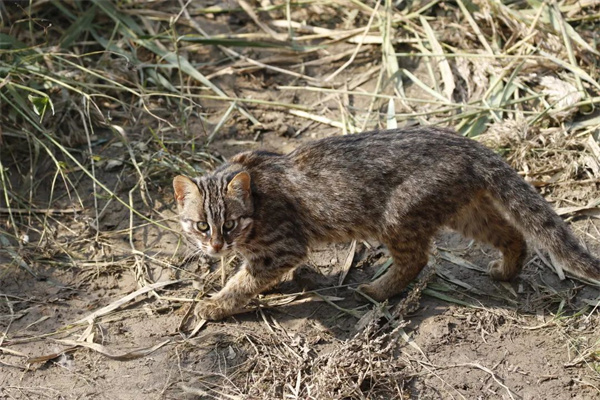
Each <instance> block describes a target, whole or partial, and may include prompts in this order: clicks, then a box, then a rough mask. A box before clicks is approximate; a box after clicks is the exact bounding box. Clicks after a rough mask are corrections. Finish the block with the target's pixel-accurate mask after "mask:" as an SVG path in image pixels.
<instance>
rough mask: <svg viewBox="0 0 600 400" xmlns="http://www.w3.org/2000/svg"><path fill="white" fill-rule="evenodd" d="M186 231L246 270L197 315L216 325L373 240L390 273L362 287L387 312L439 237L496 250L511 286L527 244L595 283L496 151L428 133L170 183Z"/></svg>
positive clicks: (587, 263)
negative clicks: (305, 269) (332, 247)
mask: <svg viewBox="0 0 600 400" xmlns="http://www.w3.org/2000/svg"><path fill="white" fill-rule="evenodd" d="M173 187H174V189H175V198H176V201H177V206H178V209H179V216H180V221H181V226H182V227H183V231H184V232H185V234H186V235H187V236H188V238H189V239H190V241H191V243H192V244H193V245H195V246H197V247H198V248H199V249H201V250H202V251H203V252H204V253H206V254H208V255H210V256H214V257H220V256H222V255H223V254H226V253H229V252H236V253H238V254H239V255H241V256H242V257H243V258H244V263H243V266H242V267H241V268H240V269H239V270H238V271H237V273H236V274H235V275H234V276H232V277H231V279H229V281H228V282H227V283H226V285H225V287H223V289H222V290H221V291H219V292H218V293H216V294H215V295H213V296H212V297H210V298H209V299H206V300H202V301H200V302H199V303H198V305H197V307H196V314H197V315H199V316H200V317H202V318H205V319H209V320H215V319H220V318H223V317H225V316H227V315H230V314H231V313H233V312H234V311H235V310H238V309H239V308H241V307H243V306H244V305H246V304H247V303H248V302H249V301H250V300H251V299H252V298H253V297H254V296H255V295H257V294H258V293H260V292H261V291H263V290H265V289H267V288H269V287H270V286H272V285H274V284H276V283H278V281H279V280H280V278H281V277H282V276H283V275H284V274H285V273H287V272H288V271H290V270H292V269H293V268H294V267H296V266H298V265H299V264H300V263H302V262H303V260H304V259H305V258H306V257H307V254H308V251H309V249H310V247H311V246H312V245H314V244H315V243H318V242H340V241H349V240H352V239H375V240H377V241H379V242H381V243H383V244H384V245H386V246H387V248H388V249H389V252H390V254H391V255H392V257H393V260H394V263H393V265H392V266H391V267H390V268H389V269H388V271H387V272H386V273H385V274H384V275H382V276H381V277H379V278H378V279H376V280H375V281H373V282H370V283H366V284H363V285H360V286H359V288H358V289H359V290H360V291H361V292H363V293H364V294H366V295H368V296H370V297H371V298H373V299H375V300H378V301H382V300H384V299H386V298H388V297H390V296H393V295H395V294H398V293H399V292H400V291H402V290H403V289H404V288H405V287H406V285H407V284H408V283H409V282H410V281H411V280H413V279H414V278H415V277H416V276H417V275H418V274H419V272H420V271H421V270H422V269H423V268H424V267H425V265H426V264H427V261H428V252H429V247H430V243H431V240H432V237H433V236H434V235H435V234H436V232H437V231H438V230H439V229H440V228H442V227H443V226H447V227H450V228H452V229H454V230H456V231H458V232H460V233H461V234H463V235H464V236H467V237H470V238H474V239H477V240H480V241H482V242H484V243H487V244H489V245H492V246H494V247H495V248H497V249H498V250H500V252H501V253H502V259H501V260H497V261H493V262H491V263H490V264H489V274H490V275H491V277H492V278H494V279H497V280H502V281H506V280H510V279H512V278H514V277H516V276H517V274H518V273H519V272H520V270H521V268H522V266H523V263H524V260H525V258H526V255H527V245H526V242H525V238H527V239H531V240H533V241H535V242H536V243H537V244H538V245H539V246H541V247H543V248H544V249H546V250H547V251H548V252H549V253H550V255H551V257H552V259H553V261H554V262H556V263H558V264H559V265H561V266H562V267H563V268H564V269H565V270H566V271H569V272H571V273H572V274H574V275H577V276H580V277H585V278H588V279H592V280H600V260H598V259H597V258H595V257H594V256H592V255H591V254H590V253H588V252H587V251H586V250H585V249H584V248H583V247H582V246H581V245H580V244H579V242H578V240H577V239H576V238H575V236H574V235H573V233H572V232H571V230H570V229H569V227H568V226H567V225H566V224H565V222H563V220H562V219H561V218H560V217H559V216H558V215H557V214H556V213H555V212H554V211H553V209H552V207H551V206H550V205H549V204H548V203H547V202H546V201H545V200H544V198H542V197H541V196H540V195H539V194H538V193H537V192H536V191H535V189H534V188H533V187H532V186H530V185H529V184H528V183H526V182H525V181H524V180H523V179H522V178H521V177H520V176H519V175H518V174H517V173H516V172H515V171H514V170H513V169H512V168H511V167H510V166H509V165H508V164H506V162H505V161H504V160H503V159H502V158H501V157H500V156H499V155H497V154H495V153H494V152H493V151H491V150H489V149H487V148H486V147H484V146H482V145H480V144H479V143H477V142H476V141H474V140H471V139H468V138H464V137H461V136H457V135H455V134H453V133H452V132H451V131H448V130H445V129H441V128H432V127H427V128H425V127H423V128H411V129H394V130H388V131H375V132H366V133H361V134H355V135H348V136H338V137H329V138H326V139H322V140H318V141H314V142H312V143H308V144H305V145H303V146H300V147H299V148H298V149H296V150H295V151H293V152H291V153H290V154H287V155H281V154H275V153H268V152H263V151H251V152H245V153H241V154H238V155H236V156H234V157H233V158H231V160H229V162H228V163H226V164H223V165H222V166H220V167H219V168H217V169H216V170H215V171H214V172H212V173H210V174H207V175H204V176H202V177H199V178H194V179H190V178H187V177H184V176H177V177H175V179H174V181H173Z"/></svg>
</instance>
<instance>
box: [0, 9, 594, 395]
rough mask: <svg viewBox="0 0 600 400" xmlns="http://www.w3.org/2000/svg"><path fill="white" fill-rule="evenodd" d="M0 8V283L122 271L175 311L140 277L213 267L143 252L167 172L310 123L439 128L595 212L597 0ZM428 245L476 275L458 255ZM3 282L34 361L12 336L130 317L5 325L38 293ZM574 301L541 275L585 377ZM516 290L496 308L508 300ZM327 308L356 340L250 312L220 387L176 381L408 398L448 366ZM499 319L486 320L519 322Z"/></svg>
mask: <svg viewBox="0 0 600 400" xmlns="http://www.w3.org/2000/svg"><path fill="white" fill-rule="evenodd" d="M398 4H400V5H399V6H398ZM0 12H1V14H0V15H1V18H2V19H1V20H0V188H1V193H0V282H1V281H3V280H4V281H9V280H10V279H12V278H11V276H12V275H14V274H15V273H16V272H15V271H19V272H17V273H24V274H30V275H31V276H33V277H34V278H35V279H38V280H39V279H48V278H49V277H51V276H52V274H53V273H55V271H63V272H64V271H67V272H69V271H70V272H73V274H74V275H75V276H76V279H75V280H74V281H73V282H72V286H71V287H70V288H69V290H77V289H80V288H84V289H87V288H90V287H91V288H92V289H93V288H94V285H100V284H99V283H98V282H100V280H101V279H109V280H110V279H112V278H114V279H117V278H118V277H120V276H122V275H123V274H132V275H133V276H134V277H135V282H136V283H137V286H138V289H139V290H140V291H141V292H140V293H141V294H140V296H142V295H143V296H151V297H150V298H151V299H154V301H155V302H156V304H155V307H156V309H155V310H158V309H162V308H166V309H171V307H175V308H176V306H174V305H179V304H185V303H186V302H189V300H190V298H191V295H190V292H186V291H185V290H183V291H184V293H183V294H182V293H175V294H174V293H166V294H165V293H162V292H161V290H164V289H159V286H161V284H160V282H159V281H161V279H159V273H158V272H157V271H160V270H172V271H174V272H173V275H177V278H179V279H181V280H182V281H183V282H188V281H189V280H190V279H192V278H193V279H197V280H200V281H201V282H203V287H202V289H203V290H202V291H201V292H203V291H204V290H209V289H210V288H212V287H213V286H215V285H216V286H218V283H217V281H218V274H217V273H213V274H204V273H198V274H196V273H194V272H193V271H191V270H190V269H189V268H184V267H185V262H182V261H181V257H180V256H179V254H181V253H180V252H177V250H178V247H179V246H183V244H182V243H179V244H178V245H177V246H175V249H174V250H173V251H172V252H171V253H169V254H167V253H161V252H155V251H153V250H152V249H151V248H148V247H145V246H144V245H142V244H140V243H146V242H144V241H142V239H141V238H147V236H148V235H149V234H150V233H151V232H157V231H158V232H165V233H168V232H171V233H172V234H176V231H177V229H176V228H174V226H175V225H174V224H173V223H172V220H173V214H172V213H171V212H170V209H172V204H171V203H170V202H169V201H170V200H169V198H170V195H169V194H168V193H169V190H170V189H169V186H170V179H171V177H172V176H173V175H175V174H178V173H185V174H190V175H193V174H202V173H204V172H205V171H206V170H209V169H211V168H212V167H214V166H215V165H216V164H218V163H220V162H221V161H222V157H221V156H220V154H219V152H218V151H217V150H219V151H222V150H223V149H227V147H228V146H234V145H244V144H248V143H251V142H254V141H256V140H259V139H264V138H271V139H269V140H271V141H273V139H272V138H273V135H274V137H275V140H280V141H283V140H286V141H287V140H289V138H296V137H299V138H302V137H311V134H312V133H314V132H316V133H318V134H319V135H328V134H334V133H344V134H346V133H354V132H358V131H362V130H366V129H374V128H385V127H394V126H405V125H412V124H416V123H420V124H436V125H445V126H452V127H455V128H456V129H457V131H458V132H459V133H460V134H463V135H468V136H471V137H474V138H477V140H482V141H483V142H484V143H486V144H488V145H490V146H492V147H494V148H496V149H497V150H498V151H500V152H502V153H503V154H504V155H505V156H506V157H507V158H508V160H509V161H510V162H511V163H512V164H513V166H514V167H515V168H516V169H518V170H519V171H521V173H522V174H523V176H524V177H525V178H526V179H528V180H529V181H531V182H532V183H533V184H534V185H535V186H537V187H538V188H540V190H541V191H542V193H543V194H544V195H545V196H546V197H547V198H548V199H549V200H551V201H553V202H554V204H555V206H556V208H557V209H558V210H559V212H560V213H561V214H562V215H564V216H566V217H574V216H582V215H596V216H597V215H598V210H599V207H600V198H599V197H598V193H599V191H598V189H600V146H599V145H598V131H599V127H600V117H599V114H598V112H597V111H596V108H597V107H598V104H599V103H600V84H599V83H598V82H599V81H600V76H599V74H600V72H599V71H600V54H599V53H598V51H597V50H596V49H597V47H598V46H597V42H598V37H597V33H596V30H597V29H596V28H595V27H596V26H597V24H598V20H599V19H600V6H599V5H598V2H596V1H593V0H589V1H588V0H583V1H582V0H578V1H575V0H566V1H562V2H557V1H546V2H533V1H532V2H525V1H509V2H501V1H499V0H476V1H473V2H466V1H463V0H458V1H457V2H456V3H447V2H441V1H437V0H435V1H410V2H400V3H399V2H394V1H391V0H381V1H365V2H362V1H358V0H352V1H350V0H348V1H337V0H300V1H292V2H275V1H264V2H260V5H259V4H258V2H250V1H241V0H240V1H238V2H234V1H226V2H221V3H218V4H213V3H212V2H205V1H193V2H192V1H184V0H178V1H163V0H157V1H154V2H152V4H151V7H150V6H149V5H148V3H147V2H145V1H144V2H143V1H137V0H131V1H124V2H112V1H93V2H76V1H73V2H61V1H54V0H52V1H31V2H27V1H22V2H3V3H0ZM273 132H275V134H273ZM269 135H271V136H269ZM279 136H281V138H279ZM219 144H220V145H219ZM218 145H219V146H218ZM165 199H166V200H165ZM582 235H586V239H589V241H590V242H592V243H594V244H597V243H598V238H599V237H600V235H599V234H598V232H596V231H594V230H593V226H592V225H590V229H589V230H588V231H585V232H583V231H582ZM159 240H160V238H159V239H157V241H159ZM352 252H354V248H353V250H352ZM439 255H440V257H441V258H442V259H444V260H449V261H450V262H452V263H454V264H457V265H462V266H466V267H467V268H472V267H473V265H472V264H469V262H468V261H466V260H465V259H464V258H462V256H461V255H460V254H456V252H446V251H444V250H440V254H439ZM351 263H352V259H350V262H349V263H347V264H348V265H346V267H349V265H350V264H351ZM533 263H534V264H537V265H543V262H542V261H540V260H539V259H537V258H536V259H534V261H533ZM474 268H475V269H477V266H475V267H474ZM439 275H440V277H441V278H442V279H443V280H441V281H440V282H438V283H435V284H432V285H430V287H429V288H427V289H425V288H423V287H418V288H417V289H415V290H416V292H414V293H417V292H419V293H420V291H421V290H424V292H425V294H426V295H429V296H434V297H436V298H439V299H443V300H445V301H448V302H451V303H456V304H461V305H465V304H466V305H468V306H469V307H472V308H467V310H477V311H473V312H472V315H473V316H472V318H474V320H476V321H479V323H480V325H478V327H482V328H481V329H483V330H485V331H486V332H488V331H490V330H491V329H492V327H493V326H494V325H495V324H496V323H497V319H498V318H500V317H499V316H498V314H497V313H496V312H495V311H493V310H490V309H489V307H487V308H486V307H483V308H481V306H480V305H479V304H478V301H476V300H473V298H472V297H471V296H478V295H481V294H482V293H481V292H478V290H477V288H476V287H473V286H472V285H470V284H468V283H466V282H464V281H463V280H461V279H459V277H457V276H452V275H449V274H448V273H439ZM107 277H108V278H107ZM111 277H112V278H111ZM343 277H345V274H343V276H342V279H343ZM163 278H164V277H163ZM162 280H163V281H164V279H162ZM152 285H155V286H152ZM340 285H341V281H340ZM3 290H4V289H2V287H0V317H2V320H1V321H0V322H2V325H0V326H2V327H3V328H2V331H3V335H2V336H0V350H2V352H3V354H5V355H6V354H8V355H10V357H16V358H17V360H21V361H23V359H26V357H29V361H30V362H42V361H44V360H47V359H50V358H47V359H44V360H41V359H40V360H37V361H36V360H33V361H32V359H31V357H30V355H26V354H22V353H20V352H18V351H16V350H11V347H10V346H11V345H17V344H19V343H25V342H27V341H31V342H33V341H36V340H38V341H39V340H45V338H47V337H60V338H63V339H68V340H71V342H68V343H69V344H70V345H72V344H73V342H72V340H75V339H77V340H79V341H80V342H82V343H83V342H85V343H87V345H86V346H87V347H89V348H92V350H97V351H98V348H96V349H94V348H93V347H94V346H93V345H94V343H93V342H94V340H96V341H98V340H97V336H94V332H95V329H96V328H94V332H93V329H92V328H91V327H93V326H94V324H95V323H97V322H98V321H102V322H104V323H109V322H110V321H111V318H115V319H118V318H120V317H119V316H121V317H124V318H125V317H126V315H127V314H123V312H125V311H126V310H121V311H119V312H117V311H115V310H116V309H117V308H116V307H115V308H114V309H110V310H108V311H106V310H105V311H106V313H105V314H102V315H100V314H98V315H92V316H93V318H92V317H90V319H89V321H87V322H90V324H89V325H85V324H84V325H77V324H70V323H67V322H65V324H63V325H59V326H55V327H54V329H52V330H46V331H43V332H39V333H37V334H31V332H30V329H25V330H23V332H14V331H13V330H12V327H13V324H14V323H15V321H18V319H19V318H21V317H22V316H23V315H26V312H27V310H29V309H30V307H32V305H34V304H36V301H38V300H36V299H35V296H34V295H32V294H27V293H26V294H23V295H19V296H16V295H15V294H12V293H3ZM506 290H507V291H509V289H508V288H507V289H506ZM510 290H512V289H510ZM142 292H143V293H142ZM515 294H516V293H515ZM137 295H138V294H137V292H136V296H137ZM143 296H142V297H143ZM134 297H135V296H134ZM571 297H572V296H571V294H564V293H562V294H561V293H557V292H556V291H555V290H554V289H552V287H551V285H546V286H544V285H542V286H540V287H537V288H536V299H537V300H536V301H538V302H539V303H538V304H535V306H534V308H535V309H536V310H546V311H545V312H548V311H549V310H552V312H554V313H555V315H554V316H553V317H552V318H551V321H552V322H551V324H550V325H551V326H553V327H556V329H557V330H558V331H560V332H561V334H563V335H565V336H564V337H565V338H566V339H567V338H568V340H569V341H571V342H573V343H574V344H573V346H572V348H573V349H577V356H576V357H574V358H573V361H572V363H573V365H581V364H586V363H587V365H588V366H590V368H591V369H593V370H596V372H597V371H598V348H599V346H598V344H597V343H595V342H594V343H585V344H582V343H578V344H577V343H575V342H577V340H578V339H577V338H578V337H579V334H578V333H577V331H576V330H574V329H573V326H584V325H585V326H589V324H590V321H592V320H597V318H596V314H597V311H593V312H590V311H589V309H587V310H586V309H585V308H577V307H575V308H576V309H580V310H582V311H581V312H582V314H581V315H575V316H570V317H564V316H563V315H562V314H561V310H562V309H563V307H565V304H566V305H567V306H568V305H569V304H568V303H569V299H570V298H571ZM295 299H296V298H294V300H295ZM511 299H512V297H510V296H509V300H505V302H506V303H508V304H512V303H513V302H514V303H515V304H516V303H517V301H512V300H511ZM131 300H133V298H131V299H128V301H131ZM136 301H137V300H136ZM325 301H326V302H327V301H332V300H331V299H330V298H329V297H325ZM557 303H558V304H559V307H558V309H557V308H556V304H557ZM113 304H114V305H115V306H118V307H123V306H124V304H125V302H124V303H123V304H121V303H118V304H117V303H113ZM594 306H595V307H597V304H596V303H593V302H592V303H591V304H590V305H589V307H590V308H591V307H594ZM578 307H580V306H578ZM98 308H100V307H98ZM332 310H335V312H337V311H340V312H342V313H344V312H345V313H346V314H352V315H365V316H364V317H363V318H365V320H364V321H363V322H364V324H363V325H362V326H363V328H362V329H360V330H359V331H357V332H356V334H355V335H354V336H352V337H351V338H349V339H345V340H341V339H335V338H329V339H328V340H330V341H331V346H330V347H329V348H328V349H327V351H324V352H318V353H317V352H315V351H314V349H313V348H312V347H311V346H312V343H311V341H310V338H308V337H302V336H301V337H293V336H292V335H289V334H287V333H286V332H285V331H284V330H283V328H281V327H279V326H278V324H277V321H275V320H274V319H269V318H268V317H265V324H266V326H265V330H264V332H262V331H261V332H259V333H256V332H252V333H251V332H244V331H243V329H242V330H240V332H239V335H238V336H237V338H238V339H239V340H245V341H246V345H248V346H250V347H251V348H252V349H254V352H255V353H254V354H251V353H248V354H249V355H248V358H247V359H246V360H245V361H244V363H242V365H241V366H238V367H236V368H237V369H233V370H231V371H230V372H231V375H226V376H225V377H224V378H223V379H224V381H227V382H229V383H230V385H229V386H223V382H224V381H222V380H221V381H219V380H217V381H210V382H211V383H210V384H207V385H205V386H202V387H200V386H199V384H187V385H184V387H183V390H184V391H187V392H190V393H195V394H200V395H206V396H208V397H223V398H247V396H250V397H252V398H283V397H285V398H357V399H358V398H389V397H390V396H397V397H398V398H403V397H406V398H408V397H409V395H408V394H407V392H406V385H407V382H409V381H410V380H411V379H412V378H413V376H417V375H419V374H423V373H424V372H423V371H424V370H427V371H429V372H428V373H429V374H433V375H435V373H436V371H437V370H438V368H440V369H441V368H450V367H449V366H446V367H441V366H435V365H433V364H431V363H428V361H427V359H426V357H425V355H423V358H420V359H418V360H417V361H415V360H416V359H415V358H414V356H410V357H409V356H407V355H406V354H404V355H402V351H403V350H402V347H403V346H406V342H407V340H408V336H407V335H406V333H405V332H404V331H403V326H404V322H403V320H402V315H404V313H403V312H398V313H396V314H394V316H392V315H391V314H386V313H389V311H387V309H386V308H385V307H383V308H381V309H378V310H379V311H376V312H374V313H367V314H365V310H364V309H352V310H345V311H344V309H343V308H339V309H334V308H333V307H332ZM584 310H586V311H584ZM469 312H471V311H469ZM477 313H481V315H478V314H477ZM88 314H89V313H88ZM382 315H384V316H385V317H382ZM510 315H511V316H510V317H509V315H508V314H507V315H502V316H501V317H502V318H504V319H510V318H514V321H520V319H519V318H520V317H519V316H518V315H517V316H512V314H510ZM271 318H272V317H271ZM586 318H587V319H586ZM582 319H583V320H582ZM73 320H75V318H72V319H71V320H69V321H68V322H72V321H73ZM184 320H186V316H183V317H182V323H181V326H180V328H181V329H185V325H186V324H185V323H184ZM382 321H387V325H385V327H382ZM41 322H42V321H39V322H38V321H36V324H38V323H41ZM521 322H522V321H521ZM361 323H362V322H361ZM515 323H517V322H515ZM586 324H587V325H586ZM545 326H546V325H545ZM200 327H201V326H198V328H200ZM27 328H30V326H28V327H27ZM84 329H85V330H84ZM586 329H587V328H586ZM584 330H585V329H584ZM82 331H83V332H82ZM196 333H197V331H194V334H196ZM75 334H77V335H75ZM74 335H75V336H74ZM483 336H484V334H483V333H482V337H483ZM398 338H400V339H398ZM185 340H188V339H185ZM185 340H184V341H183V342H184V343H187V342H186V341H185ZM65 343H67V342H65ZM178 343H179V342H178ZM154 347H155V346H154ZM154 347H153V346H148V347H145V348H144V349H142V350H140V352H139V353H136V352H135V351H134V352H129V353H126V354H125V355H127V354H133V355H134V356H135V355H139V356H144V355H146V354H147V352H146V351H145V350H148V349H150V350H151V349H154ZM419 350H420V349H419ZM69 351H71V350H69ZM101 353H102V354H113V355H114V353H112V352H111V351H109V350H108V349H105V348H103V349H102V351H101ZM60 354H64V352H58V353H56V354H55V356H56V357H58V356H60ZM121 355H123V354H121ZM411 357H412V358H411ZM51 358H55V357H51ZM1 362H2V364H3V365H5V364H6V365H10V366H16V367H22V366H23V365H25V364H26V363H22V362H15V361H14V360H13V359H12V358H11V359H10V360H8V361H7V360H2V361H1ZM17 364H18V365H17ZM417 366H418V368H417ZM452 368H454V367H452ZM461 368H474V369H478V370H480V371H483V372H484V373H485V374H488V375H489V378H490V379H492V380H493V381H494V382H497V387H498V390H499V391H502V393H504V394H505V395H506V396H508V398H511V397H513V396H514V391H512V390H511V389H510V388H508V387H506V386H504V384H503V383H502V382H501V381H499V380H498V377H497V375H496V374H495V372H494V371H493V368H492V369H490V368H491V366H488V367H484V366H482V365H479V364H473V365H468V366H465V365H462V366H461ZM417 370H418V371H419V372H417ZM334 377H335V379H333V378H334ZM214 382H217V383H216V384H215V383H214ZM442 386H443V384H442ZM232 387H233V389H231V388H232ZM459 397H460V396H459Z"/></svg>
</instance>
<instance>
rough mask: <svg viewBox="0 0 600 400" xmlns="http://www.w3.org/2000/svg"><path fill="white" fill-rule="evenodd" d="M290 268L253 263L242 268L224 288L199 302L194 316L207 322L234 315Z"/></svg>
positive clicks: (277, 280)
mask: <svg viewBox="0 0 600 400" xmlns="http://www.w3.org/2000/svg"><path fill="white" fill-rule="evenodd" d="M290 269H291V267H287V268H286V267H278V268H274V267H273V266H269V268H267V267H265V266H263V265H260V263H253V265H251V266H249V265H248V264H244V266H243V267H242V268H241V269H240V270H239V271H238V272H236V273H235V275H233V276H232V277H231V278H230V279H229V280H228V281H227V283H226V284H225V287H223V289H221V291H219V292H218V293H216V294H215V295H213V296H212V297H211V298H209V299H204V300H200V301H199V302H198V304H197V305H196V309H195V314H196V315H197V316H198V317H200V318H203V319H207V320H219V319H222V318H224V317H227V316H229V315H232V314H234V313H236V311H239V310H241V309H242V307H244V306H245V305H247V304H248V303H249V302H250V300H252V298H253V297H254V296H256V295H257V294H259V293H261V292H262V291H264V290H266V289H268V288H269V287H270V286H272V285H274V284H276V283H277V282H279V280H280V279H281V277H282V276H283V275H284V274H285V273H286V272H287V271H289V270H290Z"/></svg>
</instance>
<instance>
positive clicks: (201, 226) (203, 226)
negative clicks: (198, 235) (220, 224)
mask: <svg viewBox="0 0 600 400" xmlns="http://www.w3.org/2000/svg"><path fill="white" fill-rule="evenodd" d="M196 228H198V230H199V231H200V232H206V231H208V230H209V229H210V226H209V225H208V224H207V223H206V222H204V221H200V222H198V223H197V224H196Z"/></svg>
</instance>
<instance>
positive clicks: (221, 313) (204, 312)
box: [194, 299, 228, 321]
mask: <svg viewBox="0 0 600 400" xmlns="http://www.w3.org/2000/svg"><path fill="white" fill-rule="evenodd" d="M194 314H195V315H196V317H199V318H202V319H206V320H209V321H215V320H219V319H222V318H224V317H226V316H227V315H228V313H227V311H226V310H225V309H224V308H223V307H222V306H221V305H220V304H219V303H218V302H217V301H215V300H209V299H207V300H200V301H199V302H198V304H196V308H195V309H194Z"/></svg>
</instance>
